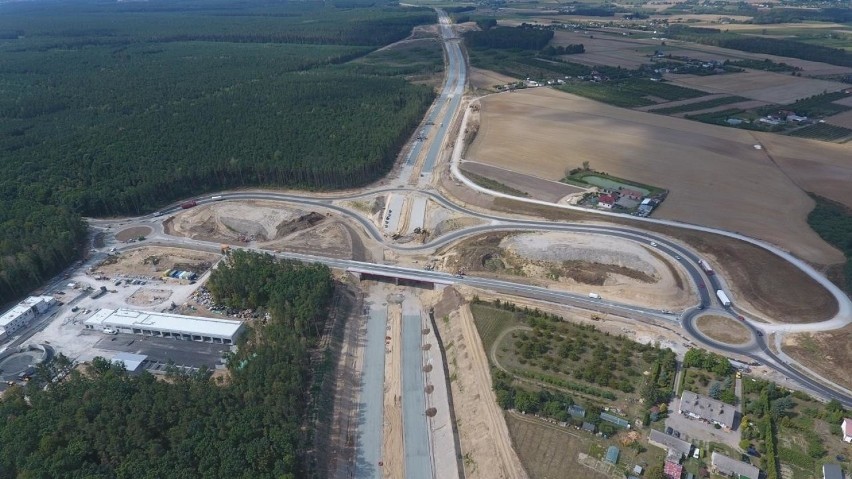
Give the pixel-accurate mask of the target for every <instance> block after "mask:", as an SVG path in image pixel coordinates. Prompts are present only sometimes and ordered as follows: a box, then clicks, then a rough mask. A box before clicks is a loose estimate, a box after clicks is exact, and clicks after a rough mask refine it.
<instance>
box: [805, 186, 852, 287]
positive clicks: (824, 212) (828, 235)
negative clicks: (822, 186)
mask: <svg viewBox="0 0 852 479" xmlns="http://www.w3.org/2000/svg"><path fill="white" fill-rule="evenodd" d="M811 197H812V198H813V199H814V200H815V201H816V206H815V207H814V209H813V210H812V211H811V212H810V214H808V224H809V225H810V226H811V228H812V229H813V230H814V231H816V233H817V234H818V235H820V237H821V238H822V239H824V240H825V241H826V242H828V243H829V244H831V245H832V246H834V247H835V248H837V249H839V250H840V251H842V252H843V254H845V255H846V264H845V265H844V268H843V274H841V275H838V276H839V277H840V278H844V279H843V284H841V285H840V286H841V287H842V288H843V289H844V291H846V294H849V295H852V209H850V208H848V207H846V206H845V205H843V204H840V203H837V202H835V201H831V200H829V199H827V198H823V197H821V196H817V195H811Z"/></svg>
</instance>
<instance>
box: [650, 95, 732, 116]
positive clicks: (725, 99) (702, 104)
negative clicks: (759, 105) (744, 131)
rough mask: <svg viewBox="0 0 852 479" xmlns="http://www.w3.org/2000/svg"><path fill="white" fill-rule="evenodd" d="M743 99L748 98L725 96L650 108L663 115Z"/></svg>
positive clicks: (713, 106)
mask: <svg viewBox="0 0 852 479" xmlns="http://www.w3.org/2000/svg"><path fill="white" fill-rule="evenodd" d="M741 101H746V98H743V97H739V96H725V97H721V98H714V99H712V100H706V101H699V102H695V103H689V104H686V105H678V106H670V107H664V108H656V109H653V110H650V112H651V113H659V114H661V115H671V114H674V113H683V112H689V111H698V110H704V109H707V108H715V107H717V106H722V105H728V104H731V103H738V102H741Z"/></svg>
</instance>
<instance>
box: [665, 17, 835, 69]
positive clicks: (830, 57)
mask: <svg viewBox="0 0 852 479" xmlns="http://www.w3.org/2000/svg"><path fill="white" fill-rule="evenodd" d="M668 36H669V37H670V38H675V39H678V40H686V41H692V42H698V43H703V44H706V45H713V46H717V47H722V48H731V49H734V50H740V51H744V52H751V53H763V54H767V55H778V56H782V57H790V58H798V59H800V60H810V61H814V62H822V63H828V64H829V65H838V66H845V67H852V53H849V52H847V51H845V50H843V49H841V48H832V47H826V46H823V45H813V44H810V43H804V42H800V41H796V40H790V39H786V38H764V37H754V36H745V35H737V34H735V33H728V32H724V33H723V32H722V31H720V30H718V29H712V28H693V27H688V26H685V25H671V26H669V29H668Z"/></svg>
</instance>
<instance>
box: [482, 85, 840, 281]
mask: <svg viewBox="0 0 852 479" xmlns="http://www.w3.org/2000/svg"><path fill="white" fill-rule="evenodd" d="M481 105H482V107H481V126H480V129H479V133H478V134H477V137H476V139H475V140H474V142H473V144H472V145H471V147H470V149H469V150H468V154H467V159H469V160H474V161H479V162H481V163H486V164H492V165H495V166H499V167H502V168H507V169H510V170H514V171H522V172H525V173H528V174H534V175H536V176H540V177H543V178H550V179H559V178H561V177H562V176H563V175H564V173H565V170H566V169H569V168H575V167H579V166H580V165H581V164H582V163H583V161H588V162H589V163H590V166H591V167H592V168H593V169H595V170H598V171H604V172H607V173H610V174H613V175H615V176H619V177H623V178H627V179H631V180H635V181H639V182H642V183H647V184H651V185H654V186H659V187H663V188H666V189H668V190H670V191H671V193H670V195H669V197H668V199H667V200H666V201H665V202H664V203H663V205H662V206H661V207H660V209H659V210H658V211H657V212H656V213H655V217H657V218H664V219H670V220H678V221H684V222H688V223H694V224H701V225H705V226H710V227H715V228H721V229H725V230H729V231H739V232H741V233H743V234H747V235H749V236H753V237H756V238H760V239H763V240H765V241H768V242H770V243H774V244H777V245H779V246H781V247H782V248H784V249H787V250H790V251H792V252H794V253H795V254H797V255H798V256H800V257H801V258H803V259H805V260H807V261H810V262H812V263H816V264H820V265H830V264H835V263H839V262H841V261H843V260H844V257H843V255H842V253H841V252H840V251H838V250H836V249H834V248H833V247H831V246H830V245H828V244H827V243H826V242H824V241H823V240H822V239H821V238H820V237H819V236H818V235H817V234H816V233H814V232H813V231H812V230H811V229H810V227H809V226H808V224H807V221H806V217H807V214H808V213H809V212H810V210H811V209H812V208H813V206H814V202H813V200H811V198H810V197H809V196H808V195H807V194H806V193H805V191H803V189H804V190H807V191H813V192H815V193H817V194H820V195H822V196H825V197H828V198H831V199H834V200H835V201H839V202H841V203H844V204H846V205H850V206H852V189H849V188H845V189H844V187H842V186H841V185H843V184H845V185H848V184H849V182H850V181H852V164H850V163H849V161H848V158H849V155H850V153H852V148H850V147H849V146H845V145H835V144H829V143H824V142H816V141H807V140H804V141H803V140H800V139H797V138H789V137H782V136H778V135H771V134H753V133H750V132H747V131H742V130H734V129H729V128H723V127H717V126H713V125H706V124H702V123H697V122H692V121H689V120H683V119H679V118H670V117H664V116H660V115H653V114H649V113H643V112H637V111H631V110H625V109H622V108H616V107H613V106H609V105H604V104H602V103H597V102H594V101H591V100H587V99H584V98H581V97H577V96H573V95H569V94H566V93H562V92H559V91H556V90H553V89H550V88H536V89H530V90H525V91H521V92H516V93H500V94H496V95H491V96H489V97H486V98H484V99H483V100H482V101H481ZM757 143H761V144H763V149H762V150H757V149H755V148H754V145H755V144H757ZM566 152H570V153H566ZM734 172H735V173H736V174H733V173H734Z"/></svg>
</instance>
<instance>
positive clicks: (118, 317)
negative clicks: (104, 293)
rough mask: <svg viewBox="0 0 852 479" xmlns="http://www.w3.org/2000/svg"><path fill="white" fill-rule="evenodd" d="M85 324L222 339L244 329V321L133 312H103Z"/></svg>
mask: <svg viewBox="0 0 852 479" xmlns="http://www.w3.org/2000/svg"><path fill="white" fill-rule="evenodd" d="M85 324H89V325H99V326H117V327H123V328H137V329H150V330H157V331H172V332H180V333H194V334H207V335H211V336H218V337H233V336H234V335H235V334H237V332H239V330H240V328H241V327H242V323H241V322H240V321H234V320H231V319H217V318H200V317H196V316H183V315H179V314H168V313H155V312H148V311H134V310H130V309H119V310H115V309H102V310H100V311H98V312H96V313H95V314H93V315H92V317H91V318H89V319H87V320H86V321H85Z"/></svg>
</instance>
